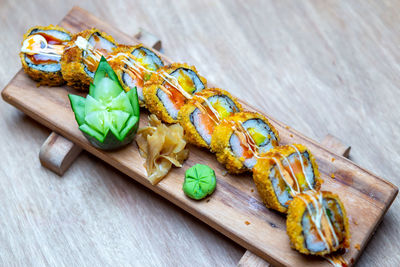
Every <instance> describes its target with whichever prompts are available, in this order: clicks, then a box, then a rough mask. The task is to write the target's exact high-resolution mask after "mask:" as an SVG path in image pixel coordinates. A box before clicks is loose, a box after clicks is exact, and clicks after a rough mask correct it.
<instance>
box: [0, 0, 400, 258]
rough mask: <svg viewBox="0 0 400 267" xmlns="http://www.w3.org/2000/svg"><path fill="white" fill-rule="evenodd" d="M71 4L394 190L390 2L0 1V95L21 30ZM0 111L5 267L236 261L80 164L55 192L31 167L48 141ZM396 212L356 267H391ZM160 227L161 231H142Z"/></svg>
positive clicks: (140, 192) (92, 162)
mask: <svg viewBox="0 0 400 267" xmlns="http://www.w3.org/2000/svg"><path fill="white" fill-rule="evenodd" d="M96 3H99V2H97V1H96ZM72 4H79V5H81V6H83V7H84V8H86V9H88V10H90V11H91V12H93V13H95V14H97V15H98V16H99V17H102V18H103V19H104V20H105V21H107V22H110V23H111V24H113V25H115V26H116V27H117V28H118V29H121V30H122V31H124V32H126V33H128V34H130V35H132V34H133V33H135V32H136V30H137V28H138V27H139V26H142V27H144V28H146V29H148V30H150V31H151V32H154V33H155V34H156V35H157V36H159V37H160V38H161V39H162V40H163V41H164V44H165V45H164V49H165V53H166V54H168V55H169V56H170V57H171V58H174V59H175V60H181V61H186V62H189V63H191V64H194V65H196V67H197V68H198V69H199V70H200V71H201V73H202V74H204V76H206V77H207V78H208V79H209V80H211V81H213V82H216V83H217V84H218V85H220V86H221V87H222V88H225V89H228V90H229V91H231V92H233V93H234V94H235V95H238V96H240V97H241V98H243V99H245V100H246V101H247V102H250V103H252V105H255V106H257V107H259V108H260V109H262V110H265V111H267V113H268V114H270V115H272V116H273V117H275V118H277V119H279V120H280V121H284V122H286V123H287V124H288V125H290V126H291V127H292V128H294V129H297V130H299V131H300V132H302V133H304V134H305V135H307V136H310V137H312V138H313V139H316V140H321V139H322V137H323V136H325V134H326V133H328V132H329V133H332V134H334V135H335V136H338V137H339V138H340V139H341V140H346V142H347V143H349V144H351V145H352V148H353V151H352V156H351V159H352V160H353V161H354V162H357V163H358V164H359V165H361V166H363V167H365V168H367V169H369V170H371V171H372V172H374V173H377V174H378V175H379V176H382V177H385V179H388V180H390V181H391V182H393V183H394V184H397V185H398V184H400V177H399V176H398V173H399V171H400V164H399V163H400V157H399V154H398V152H397V151H399V150H400V138H399V137H400V136H399V133H400V123H399V122H400V107H399V105H397V102H398V101H399V99H400V92H399V90H398V88H399V86H400V81H399V79H398V72H399V68H398V61H399V58H400V53H399V50H398V49H397V48H398V46H399V45H400V38H399V36H400V34H399V33H400V29H399V27H398V25H400V14H399V13H398V11H397V10H398V8H399V6H398V3H397V2H396V1H384V2H376V1H370V0H367V1H347V2H337V1H324V2H321V1H316V0H306V1H295V2H293V1H286V0H283V1H269V0H267V1H259V0H250V1H246V2H242V1H235V0H233V1H211V0H201V1H200V0H198V1H196V0H194V1H188V2H183V3H182V2H181V1H161V0H158V1H123V0H116V1H112V2H105V1H102V2H101V4H95V2H94V1H90V0H89V1H85V0H80V1H77V0H66V1H60V0H58V1H57V0H55V1H51V2H48V1H44V0H37V1H26V0H20V1H9V0H3V1H1V8H0V17H1V20H0V25H1V26H2V29H3V33H4V34H5V35H6V36H7V38H4V39H3V41H2V42H0V48H1V49H0V55H1V58H2V62H3V63H2V64H0V87H1V88H3V87H4V86H5V85H6V83H7V82H8V81H9V80H10V79H11V78H12V77H13V76H14V74H15V73H16V72H17V71H18V70H19V69H20V62H19V61H18V59H17V56H16V55H17V53H18V48H19V45H20V42H21V36H22V34H23V33H24V32H25V31H26V29H27V28H29V27H30V26H32V25H37V24H40V25H46V24H49V23H53V24H54V23H57V22H58V21H59V18H60V17H62V16H63V15H64V14H65V13H66V12H67V11H68V10H69V9H70V8H71V6H72ZM44 7H45V8H44ZM44 10H46V11H48V12H44ZM222 73H223V75H221V74H222ZM263 96H268V97H269V98H270V100H269V101H265V100H263V99H264V98H263ZM0 109H1V114H2V116H0V120H1V125H3V127H1V128H0V133H1V135H2V137H3V138H2V139H0V150H1V155H6V156H4V157H3V160H2V161H0V171H1V175H0V188H1V190H2V192H1V193H2V194H1V196H2V197H1V198H0V203H1V205H0V213H1V214H2V217H3V218H7V221H2V222H1V226H2V227H1V228H2V232H1V235H0V240H1V244H2V246H3V247H4V250H3V253H2V255H0V260H1V262H2V263H4V264H5V265H21V266H26V265H34V264H35V263H36V265H43V264H44V263H45V262H49V263H50V264H52V265H71V264H75V265H128V264H133V265H145V264H147V265H153V266H160V265H161V266H165V265H178V266H185V265H188V262H190V263H193V264H196V265H199V266H209V265H212V266H216V265H219V266H233V265H235V264H236V263H237V261H238V260H239V258H240V257H241V256H242V255H243V252H244V250H243V249H242V248H240V247H238V246H236V245H235V244H234V243H233V242H230V241H228V240H226V239H225V238H224V237H223V236H221V235H219V234H218V233H217V232H215V231H212V230H210V228H208V227H206V226H204V224H202V223H199V221H198V220H197V219H193V218H192V217H191V216H190V215H188V214H187V213H185V212H182V211H181V209H179V208H175V206H174V205H170V204H168V203H166V202H165V200H164V199H163V198H160V197H158V196H157V195H156V194H154V193H152V192H150V191H149V190H147V189H146V188H145V187H143V186H141V185H139V184H138V183H135V182H133V181H131V180H129V179H127V178H126V176H124V175H121V174H120V173H119V172H117V171H115V169H114V168H109V167H107V166H104V165H102V164H98V161H97V160H96V158H95V157H91V156H90V155H88V154H87V153H83V154H82V155H81V156H80V157H79V161H77V162H76V165H74V166H73V167H72V168H71V170H70V171H69V172H67V173H66V175H65V177H64V178H63V179H57V176H55V175H54V174H52V173H51V172H48V171H46V170H45V169H43V168H40V164H39V161H38V160H37V151H38V150H39V148H40V145H41V144H42V143H43V141H44V140H45V139H46V137H47V136H48V134H49V131H48V130H47V129H46V128H44V127H41V126H40V125H39V124H37V123H35V122H34V121H33V120H31V119H29V118H27V117H26V116H24V115H23V114H22V113H20V112H19V111H17V110H16V109H14V108H12V107H11V106H9V105H7V104H5V103H4V102H0ZM21 166H23V168H21ZM93 190H96V192H98V193H97V194H92V193H91V192H92V191H93ZM89 192H90V194H89ZM116 192H118V193H116ZM121 192H122V193H121ZM121 194H122V195H123V197H122V198H121ZM132 206H134V209H132ZM127 207H129V208H127ZM399 208H400V201H399V200H398V198H397V199H396V200H395V202H394V204H393V206H392V208H391V209H390V210H389V212H388V214H387V215H386V216H385V218H384V220H383V222H382V224H381V226H380V227H379V228H378V230H377V232H376V233H375V235H374V237H373V239H372V240H371V242H370V243H369V245H368V246H367V249H366V252H365V253H364V254H363V257H362V258H361V259H360V262H359V263H360V265H361V266H379V265H381V266H387V265H390V266H396V265H399V264H400V255H399V254H398V253H397V252H398V250H399V244H400V232H399V231H398V225H399V224H400V213H399V212H398V211H399ZM55 211H57V212H55ZM38 214H40V216H41V217H42V218H43V219H42V220H37V218H38ZM106 215H107V216H106ZM111 217H112V219H111ZM64 218H69V220H65V219H64ZM72 221H77V222H79V226H78V227H72V226H70V222H72ZM160 221H162V222H163V226H164V227H163V229H164V230H163V231H156V230H154V229H158V228H157V227H159V224H160ZM110 225H118V230H115V231H112V229H114V228H111V227H110ZM111 232H112V233H111ZM99 233H101V234H99ZM27 244H31V245H29V246H28V245H27ZM91 244H95V246H93V245H91ZM167 244H168V245H167ZM188 244H190V246H191V248H193V249H192V250H191V253H190V255H191V256H192V257H190V258H188V253H187V250H186V248H187V246H188ZM169 247H173V248H174V251H171V250H170V249H169Z"/></svg>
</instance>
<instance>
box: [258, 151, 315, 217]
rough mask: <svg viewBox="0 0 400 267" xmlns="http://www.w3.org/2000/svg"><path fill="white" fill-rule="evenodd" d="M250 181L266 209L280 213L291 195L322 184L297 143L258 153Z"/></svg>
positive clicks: (309, 156) (310, 159)
mask: <svg viewBox="0 0 400 267" xmlns="http://www.w3.org/2000/svg"><path fill="white" fill-rule="evenodd" d="M253 179H254V182H255V184H256V186H257V191H258V193H259V194H260V196H261V198H262V200H263V202H264V203H265V205H266V206H267V208H271V209H274V210H277V211H279V212H283V213H286V212H287V209H288V207H289V203H290V201H292V199H293V196H294V195H296V194H299V193H301V192H305V191H308V190H319V189H320V187H321V183H322V180H321V178H320V174H319V171H318V165H317V163H316V162H315V158H314V156H313V155H312V154H311V152H310V151H309V150H308V149H307V148H306V147H305V146H303V145H300V144H293V145H287V146H278V147H275V148H273V149H271V150H270V151H269V152H267V153H265V154H261V155H260V157H259V159H258V160H257V163H256V165H255V166H254V168H253Z"/></svg>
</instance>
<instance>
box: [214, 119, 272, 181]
mask: <svg viewBox="0 0 400 267" xmlns="http://www.w3.org/2000/svg"><path fill="white" fill-rule="evenodd" d="M278 141H279V136H278V132H277V131H276V130H275V128H274V127H273V126H272V125H271V124H270V123H269V121H268V120H267V118H265V117H264V116H262V115H261V114H259V113H255V112H248V111H246V112H239V113H236V114H233V115H232V116H231V117H229V118H228V119H226V120H224V121H223V122H222V123H221V124H220V125H217V126H216V127H215V129H214V133H213V135H212V137H211V150H212V151H213V152H215V153H216V156H217V160H218V161H219V162H220V163H222V164H224V165H225V167H226V168H227V169H228V171H229V172H230V173H242V172H244V171H247V170H250V171H251V170H252V169H253V167H254V165H255V164H256V162H257V157H258V155H259V154H261V153H265V152H267V151H269V150H270V149H272V148H273V147H275V146H277V145H278Z"/></svg>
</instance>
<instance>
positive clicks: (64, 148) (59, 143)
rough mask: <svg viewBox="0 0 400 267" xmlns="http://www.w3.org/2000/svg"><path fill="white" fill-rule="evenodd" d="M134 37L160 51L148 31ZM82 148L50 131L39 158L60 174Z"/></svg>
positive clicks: (154, 37) (159, 46)
mask: <svg viewBox="0 0 400 267" xmlns="http://www.w3.org/2000/svg"><path fill="white" fill-rule="evenodd" d="M134 37H135V38H136V39H137V40H138V41H139V42H141V43H142V44H144V45H146V46H148V47H152V48H153V49H155V50H158V51H160V50H161V47H162V43H161V40H160V39H158V38H157V37H156V36H155V35H153V34H151V33H149V32H148V31H146V30H144V29H142V28H139V29H138V32H137V33H136V34H135V35H134ZM81 151H82V148H80V147H79V146H78V145H76V144H74V143H72V142H71V141H69V140H68V139H67V138H65V137H63V136H61V135H59V134H57V133H55V132H52V133H51V134H50V135H49V137H47V139H46V141H44V143H43V145H42V147H41V148H40V152H39V160H40V163H41V164H42V166H43V167H45V168H47V169H49V170H51V171H53V172H55V173H56V174H58V175H60V176H62V175H63V174H64V173H65V172H66V171H67V170H68V168H69V167H70V166H71V164H72V163H73V162H74V161H75V159H76V158H77V157H78V156H79V154H80V153H81Z"/></svg>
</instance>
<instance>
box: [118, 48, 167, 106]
mask: <svg viewBox="0 0 400 267" xmlns="http://www.w3.org/2000/svg"><path fill="white" fill-rule="evenodd" d="M132 55H133V57H134V58H135V61H136V62H135V63H137V64H140V65H141V66H142V67H144V68H145V69H146V70H149V72H147V71H145V70H143V69H141V68H139V69H138V70H137V71H136V72H139V73H137V74H138V75H132V73H129V72H126V71H124V72H123V73H122V81H123V83H124V84H125V85H126V86H128V87H129V88H130V89H133V88H134V87H135V86H136V90H137V93H138V97H139V100H140V101H144V98H143V84H144V82H145V81H147V80H149V79H150V76H151V72H154V71H157V70H158V69H159V68H160V67H162V66H164V64H163V62H162V60H161V59H160V58H159V57H158V56H157V54H156V53H154V52H153V51H151V50H150V49H147V48H145V47H139V48H136V49H135V50H133V51H132ZM128 60H129V61H133V59H132V58H128ZM132 63H133V62H132ZM127 67H128V66H127V65H125V66H124V68H125V69H127Z"/></svg>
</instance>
